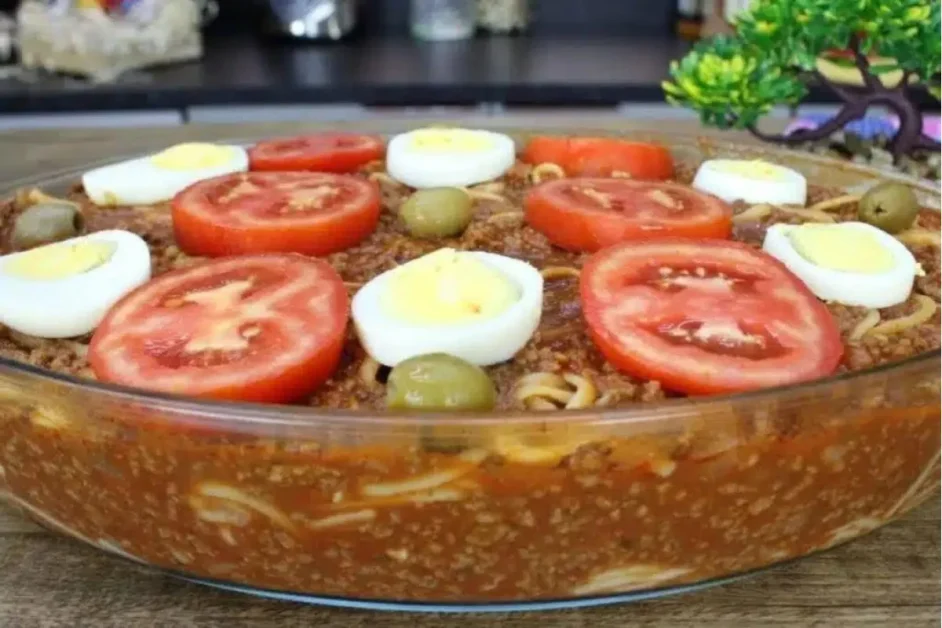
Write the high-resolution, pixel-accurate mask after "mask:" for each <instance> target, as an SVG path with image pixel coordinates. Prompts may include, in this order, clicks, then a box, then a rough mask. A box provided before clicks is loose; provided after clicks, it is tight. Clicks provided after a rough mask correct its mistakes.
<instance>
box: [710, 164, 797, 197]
mask: <svg viewBox="0 0 942 628" xmlns="http://www.w3.org/2000/svg"><path fill="white" fill-rule="evenodd" d="M693 187H694V188H696V189H697V190H700V191H701V192H707V193H709V194H712V195H713V196H717V197H719V198H721V199H723V200H724V201H726V202H727V203H732V202H734V201H745V202H747V203H769V204H771V205H804V204H805V202H807V200H808V182H807V181H806V180H805V178H804V177H803V176H802V175H801V174H800V173H798V172H796V171H794V170H792V169H791V168H786V167H784V166H779V165H776V164H770V163H768V162H766V161H759V160H757V161H746V160H742V159H711V160H709V161H705V162H703V163H702V164H701V165H700V168H699V170H697V175H696V176H695V177H694V179H693Z"/></svg>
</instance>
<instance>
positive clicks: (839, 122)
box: [746, 100, 868, 145]
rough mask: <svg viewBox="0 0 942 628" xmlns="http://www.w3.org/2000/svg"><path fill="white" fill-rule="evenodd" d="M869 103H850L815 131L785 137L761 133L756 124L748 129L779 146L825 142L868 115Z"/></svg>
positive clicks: (860, 101)
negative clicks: (849, 124) (847, 125)
mask: <svg viewBox="0 0 942 628" xmlns="http://www.w3.org/2000/svg"><path fill="white" fill-rule="evenodd" d="M867 104H868V103H867V101H866V100H857V101H855V102H851V103H848V104H847V105H846V106H845V107H844V108H843V109H841V110H840V111H839V112H837V115H836V116H834V117H833V118H831V119H830V120H828V121H827V122H825V123H824V124H822V125H820V126H819V127H817V128H815V129H798V130H797V131H795V132H794V133H789V134H788V135H785V134H784V133H782V134H779V133H765V132H764V131H760V130H759V129H758V128H757V127H756V126H755V125H754V124H753V125H750V126H748V127H746V128H747V129H748V130H749V132H750V133H752V134H753V135H755V136H756V137H757V138H759V139H760V140H763V141H765V142H776V143H779V144H787V145H794V144H802V143H804V142H813V141H816V140H823V139H825V138H828V137H830V136H831V134H832V133H835V132H837V131H840V130H841V129H843V128H844V125H846V124H847V123H848V122H853V121H854V120H859V119H860V118H862V117H863V116H864V114H866V113H867Z"/></svg>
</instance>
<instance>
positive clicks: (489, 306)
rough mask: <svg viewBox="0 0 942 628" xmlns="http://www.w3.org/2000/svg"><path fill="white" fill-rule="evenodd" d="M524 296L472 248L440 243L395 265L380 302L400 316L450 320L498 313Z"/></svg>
mask: <svg viewBox="0 0 942 628" xmlns="http://www.w3.org/2000/svg"><path fill="white" fill-rule="evenodd" d="M519 299H520V289H519V288H518V286H517V285H516V284H514V283H513V282H512V281H511V280H509V279H508V278H507V277H506V276H505V275H504V274H503V273H501V272H500V271H498V270H497V269H495V268H493V267H492V266H489V265H488V264H487V263H485V262H482V261H480V260H479V259H477V258H476V257H475V256H474V255H472V254H470V253H462V252H459V251H456V250H454V249H440V250H438V251H436V252H434V253H430V254H429V255H426V256H424V257H420V258H419V259H417V260H414V261H412V262H409V263H408V264H405V265H404V266H402V267H400V268H398V269H396V270H395V271H393V273H392V274H391V276H390V278H389V284H388V285H387V287H386V290H385V291H384V292H383V294H382V295H381V297H380V307H381V308H382V309H383V311H384V312H385V313H386V314H387V315H389V316H390V317H393V318H395V319H397V320H400V321H404V322H408V323H414V324H418V325H422V324H450V323H463V322H470V321H479V320H486V319H489V318H493V317H495V316H497V315H499V314H501V313H503V312H505V311H506V310H507V309H509V308H510V307H511V306H512V305H513V304H514V303H516V302H517V301H518V300H519Z"/></svg>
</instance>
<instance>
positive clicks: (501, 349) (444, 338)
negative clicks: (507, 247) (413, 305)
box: [351, 251, 543, 366]
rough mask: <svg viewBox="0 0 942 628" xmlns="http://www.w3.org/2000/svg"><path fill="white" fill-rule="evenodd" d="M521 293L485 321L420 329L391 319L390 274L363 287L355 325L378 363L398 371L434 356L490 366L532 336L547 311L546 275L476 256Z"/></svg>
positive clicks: (509, 262) (509, 261) (355, 306)
mask: <svg viewBox="0 0 942 628" xmlns="http://www.w3.org/2000/svg"><path fill="white" fill-rule="evenodd" d="M471 254H472V255H474V256H475V257H476V258H477V259H478V261H480V262H483V263H485V264H488V265H489V266H491V267H492V268H494V269H495V270H497V271H498V272H500V273H501V274H503V275H504V276H505V277H506V278H507V279H508V280H509V281H511V282H513V283H514V284H515V285H516V287H517V288H518V289H519V291H520V298H519V299H518V300H517V301H516V302H515V303H514V304H513V305H511V306H510V307H509V308H508V309H507V310H506V311H504V312H502V313H500V314H498V315H497V316H494V317H493V318H489V319H486V320H483V321H474V322H471V323H462V322H459V323H444V324H439V325H417V324H413V323H407V322H403V321H400V320H396V319H395V318H393V317H390V316H389V315H388V314H387V313H386V312H385V311H384V310H383V308H382V307H381V297H382V295H383V294H384V292H385V291H386V290H387V289H388V288H389V279H390V276H391V274H392V273H394V272H396V271H397V270H400V269H401V267H400V268H397V269H393V270H390V271H387V272H385V273H383V274H381V275H379V276H377V277H375V278H373V280H372V281H370V282H369V283H367V284H366V285H365V286H363V287H362V288H361V289H360V290H359V291H358V292H357V293H356V295H355V296H354V297H353V303H352V305H351V310H352V317H353V322H354V324H355V326H356V330H357V334H358V335H359V337H360V342H361V344H362V345H363V348H364V349H366V352H367V353H369V354H370V356H372V358H373V359H374V360H376V361H377V362H379V363H380V364H385V365H386V366H396V365H397V364H399V363H400V362H402V361H403V360H407V359H409V358H412V357H415V356H419V355H425V354H429V353H447V354H450V355H453V356H455V357H459V358H461V359H463V360H466V361H468V362H471V363H472V364H477V365H478V366H487V365H489V364H498V363H500V362H505V361H507V360H509V359H511V358H512V357H513V356H514V354H516V353H517V352H518V351H519V350H520V349H522V348H523V346H524V345H525V344H527V342H528V341H529V340H530V337H531V336H533V333H534V332H535V331H536V328H537V327H538V326H539V324H540V316H541V314H542V310H543V276H542V275H540V272H539V271H538V270H537V269H536V268H534V267H533V266H531V265H530V264H528V263H526V262H524V261H521V260H518V259H513V258H511V257H505V256H503V255H497V254H495V253H485V252H483V251H473V252H471Z"/></svg>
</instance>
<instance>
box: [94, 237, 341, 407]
mask: <svg viewBox="0 0 942 628" xmlns="http://www.w3.org/2000/svg"><path fill="white" fill-rule="evenodd" d="M349 312H350V305H349V299H348V297H347V290H346V288H345V286H344V284H343V280H342V279H341V278H340V276H339V275H338V274H337V272H336V271H335V270H334V269H333V268H331V266H330V265H329V264H328V263H327V262H325V261H323V260H318V259H312V258H308V257H302V256H300V255H285V254H266V255H252V256H246V257H231V258H225V259H219V260H213V261H210V262H205V263H202V264H197V265H195V266H191V267H189V268H184V269H180V270H176V271H172V272H169V273H166V274H164V275H160V276H159V277H157V278H156V279H154V280H152V281H150V282H148V283H146V284H144V285H143V286H141V287H140V288H138V289H137V290H135V291H133V292H131V293H130V294H128V295H127V296H125V297H124V298H123V299H121V301H119V302H118V303H117V304H116V305H115V306H114V307H113V308H112V309H111V310H110V311H109V312H108V314H107V316H105V318H104V320H103V321H102V322H101V324H100V325H99V326H98V329H97V330H96V331H95V334H94V335H93V336H92V341H91V344H90V346H89V351H88V361H89V364H90V365H91V367H92V370H93V371H94V372H95V375H97V376H98V378H99V379H101V380H103V381H106V382H112V383H116V384H124V385H127V386H135V387H138V388H146V389H150V390H157V391H161V392H168V393H178V394H182V395H191V396H196V397H207V398H213V399H228V400H241V401H257V402H270V403H284V402H290V401H295V400H297V399H300V398H301V397H303V396H304V395H306V394H308V393H309V392H311V391H313V390H314V389H315V388H317V387H318V386H319V385H320V384H321V383H323V382H324V380H326V379H327V378H328V377H330V375H331V374H332V373H333V372H334V370H335V369H336V368H337V363H338V361H339V360H340V353H341V350H342V348H343V342H344V335H345V330H346V326H347V320H348V318H349Z"/></svg>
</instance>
